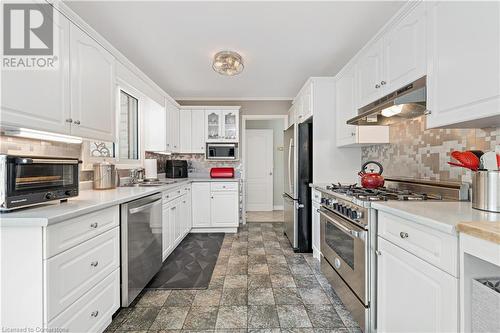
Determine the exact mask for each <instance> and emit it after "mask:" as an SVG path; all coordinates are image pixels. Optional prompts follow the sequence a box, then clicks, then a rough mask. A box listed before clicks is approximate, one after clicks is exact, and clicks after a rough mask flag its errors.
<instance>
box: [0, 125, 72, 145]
mask: <svg viewBox="0 0 500 333" xmlns="http://www.w3.org/2000/svg"><path fill="white" fill-rule="evenodd" d="M4 134H5V135H7V136H16V137H21V138H28V139H37V140H46V141H57V142H65V143H82V139H81V138H78V137H75V136H69V135H63V134H55V133H49V132H43V131H37V130H32V129H27V128H19V129H6V130H4Z"/></svg>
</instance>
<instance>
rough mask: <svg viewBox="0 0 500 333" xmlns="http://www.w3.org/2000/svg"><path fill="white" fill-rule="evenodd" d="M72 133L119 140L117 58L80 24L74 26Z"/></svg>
mask: <svg viewBox="0 0 500 333" xmlns="http://www.w3.org/2000/svg"><path fill="white" fill-rule="evenodd" d="M70 54H71V118H72V120H73V122H72V127H71V134H72V135H76V136H80V137H84V138H91V139H94V140H103V141H115V122H116V117H115V115H116V111H115V101H116V99H117V95H116V86H115V59H114V57H113V56H112V55H111V54H110V53H109V52H108V51H106V50H105V49H104V48H103V47H102V46H101V45H99V44H98V43H97V42H96V41H95V40H94V39H93V38H91V37H90V36H89V35H87V34H86V33H85V32H83V31H82V30H80V29H79V28H78V27H77V26H75V25H71V28H70Z"/></svg>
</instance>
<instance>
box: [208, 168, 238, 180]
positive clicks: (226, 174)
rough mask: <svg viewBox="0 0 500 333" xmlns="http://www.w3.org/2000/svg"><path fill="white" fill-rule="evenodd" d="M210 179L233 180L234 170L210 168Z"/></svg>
mask: <svg viewBox="0 0 500 333" xmlns="http://www.w3.org/2000/svg"><path fill="white" fill-rule="evenodd" d="M210 178H234V168H212V169H210Z"/></svg>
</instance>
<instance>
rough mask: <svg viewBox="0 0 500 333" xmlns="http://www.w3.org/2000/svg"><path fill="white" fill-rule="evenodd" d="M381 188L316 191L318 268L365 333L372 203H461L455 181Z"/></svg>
mask: <svg viewBox="0 0 500 333" xmlns="http://www.w3.org/2000/svg"><path fill="white" fill-rule="evenodd" d="M386 186H387V187H384V188H380V189H366V188H362V187H358V186H356V185H340V184H338V185H335V184H332V185H329V186H326V187H324V188H321V187H319V188H318V187H317V189H318V190H320V191H321V192H322V193H323V195H322V200H321V201H322V202H321V208H320V209H319V213H320V221H321V236H320V237H321V252H322V257H321V270H322V272H323V274H324V275H325V276H326V277H327V279H328V280H329V282H330V283H331V284H332V286H333V288H334V289H335V292H336V293H337V295H338V296H339V297H340V298H341V300H342V301H343V303H344V305H345V306H346V307H347V308H348V309H349V310H350V311H351V313H352V315H353V317H354V319H355V320H356V321H357V322H358V323H359V326H360V327H361V329H362V330H363V331H364V332H375V331H376V306H375V305H376V297H375V295H376V255H375V251H376V249H377V223H376V221H377V214H376V211H375V210H374V209H372V208H371V202H373V201H386V200H408V201H421V200H460V199H466V198H467V193H468V189H467V188H461V187H460V185H458V184H454V183H446V184H445V183H440V184H437V183H431V182H417V181H414V180H403V179H386Z"/></svg>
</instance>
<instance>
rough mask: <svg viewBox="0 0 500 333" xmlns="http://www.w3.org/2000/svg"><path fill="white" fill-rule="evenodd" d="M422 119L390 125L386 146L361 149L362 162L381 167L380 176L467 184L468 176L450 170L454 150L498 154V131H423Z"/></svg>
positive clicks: (461, 172) (499, 138) (423, 123)
mask: <svg viewBox="0 0 500 333" xmlns="http://www.w3.org/2000/svg"><path fill="white" fill-rule="evenodd" d="M425 127H426V124H425V116H424V117H420V118H417V119H414V120H411V121H406V122H401V123H398V124H394V125H392V126H391V127H390V129H389V137H390V142H391V143H390V144H384V145H375V146H369V147H364V148H362V160H363V162H365V161H370V160H375V161H378V162H380V163H382V165H383V167H384V176H386V177H409V178H417V179H426V180H436V181H452V182H461V181H466V182H469V181H470V172H469V171H466V170H464V169H463V168H457V167H452V166H450V165H448V163H447V162H449V161H452V159H451V156H450V153H451V152H452V151H454V150H460V151H463V150H482V151H497V152H498V153H500V127H497V128H484V129H425Z"/></svg>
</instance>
